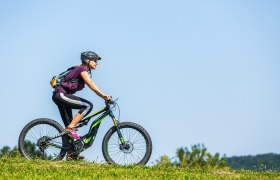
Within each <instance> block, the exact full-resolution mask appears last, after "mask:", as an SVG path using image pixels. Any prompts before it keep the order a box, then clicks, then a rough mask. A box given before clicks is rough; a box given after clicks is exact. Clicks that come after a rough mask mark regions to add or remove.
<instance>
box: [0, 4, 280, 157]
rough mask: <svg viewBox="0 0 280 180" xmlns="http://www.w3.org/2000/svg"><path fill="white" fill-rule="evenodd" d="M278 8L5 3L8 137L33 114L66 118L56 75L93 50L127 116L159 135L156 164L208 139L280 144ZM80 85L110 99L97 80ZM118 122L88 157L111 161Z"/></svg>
mask: <svg viewBox="0 0 280 180" xmlns="http://www.w3.org/2000/svg"><path fill="white" fill-rule="evenodd" d="M279 18H280V2H278V1H273V0H268V1H253V0H247V1H241V0H237V1H222V0H215V1H211V2H210V1H202V0H198V1H188V0H173V1H170V0H164V1H162V0H161V1H159V0H154V1H147V0H142V1H126V0H122V1H120V0H115V1H102V2H101V1H84V0H82V1H73V0H68V1H54V0H52V1H40V2H39V1H32V0H28V1H24V2H23V1H13V0H12V1H7V2H4V1H3V2H0V26H1V28H0V39H1V40H0V49H1V50H0V51H1V53H0V58H1V63H2V66H1V67H2V68H1V69H2V70H1V71H0V73H1V74H0V75H1V77H2V80H1V82H2V88H1V93H0V98H1V100H2V105H1V107H2V108H1V115H2V118H1V119H2V121H1V122H2V126H3V127H2V128H1V130H2V135H1V136H2V137H1V139H0V147H2V146H4V145H9V146H14V145H16V144H17V140H18V136H19V133H20V131H21V129H22V128H23V127H24V125H25V124H27V123H28V122H29V121H31V120H33V119H36V118H39V117H49V118H52V119H55V120H56V121H58V122H59V123H62V121H61V119H60V116H59V112H58V109H57V107H56V105H55V104H54V103H53V102H52V100H51V95H52V88H51V87H50V85H49V81H50V79H51V77H52V76H54V75H55V74H58V73H60V72H62V71H63V70H65V69H66V68H68V67H69V66H72V65H76V64H79V63H80V61H79V56H80V53H81V52H83V51H86V50H93V51H95V52H96V53H98V54H99V55H100V56H101V57H102V61H101V62H100V63H99V64H98V67H97V70H96V71H94V72H93V77H92V79H93V81H94V82H95V83H96V84H97V85H98V86H99V87H100V88H101V89H102V90H103V91H104V92H105V93H107V94H110V95H112V96H113V97H116V98H117V97H118V98H119V105H120V107H121V119H120V121H133V122H136V123H138V124H141V125H142V126H144V127H145V128H146V129H147V131H148V132H149V133H150V135H151V137H152V139H153V144H154V148H153V155H152V158H151V162H154V161H155V160H156V159H158V158H159V157H160V156H161V155H164V154H166V155H168V156H170V157H173V156H175V151H176V149H177V148H179V147H186V146H187V147H190V146H191V145H194V144H197V143H204V144H205V146H206V147H207V148H208V150H209V152H212V153H215V152H219V153H221V154H226V155H227V156H232V155H247V154H259V153H268V152H274V153H280V150H279V149H280V145H279V143H278V140H279V138H280V134H279V130H278V129H279V127H280V121H279V119H280V111H279V108H280V95H279V92H280V85H279V78H280V71H279V68H280V61H279V59H280V51H279V47H280V46H279V45H280V43H279V42H280V35H279V32H280V22H279ZM77 95H79V96H81V97H83V98H85V99H88V100H90V101H92V102H93V103H94V110H98V109H99V108H101V107H102V106H103V105H104V104H103V101H102V100H101V99H100V98H99V97H97V96H96V95H95V94H94V93H93V92H92V91H90V90H89V88H86V89H85V90H83V92H79V93H77ZM111 126H112V122H111V120H110V119H106V121H104V122H103V123H102V125H101V127H100V129H99V134H98V135H97V137H96V141H95V142H94V145H93V147H91V148H90V149H88V150H86V151H85V152H84V153H83V154H84V155H86V156H87V159H89V160H98V161H102V159H103V158H102V153H101V142H102V138H103V136H104V134H105V132H106V131H107V129H108V128H109V127H111ZM85 132H87V128H84V129H82V130H81V131H79V133H80V134H83V133H85Z"/></svg>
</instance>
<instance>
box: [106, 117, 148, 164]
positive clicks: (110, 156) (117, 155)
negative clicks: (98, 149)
mask: <svg viewBox="0 0 280 180" xmlns="http://www.w3.org/2000/svg"><path fill="white" fill-rule="evenodd" d="M119 128H120V132H121V134H122V136H123V138H124V144H122V143H121V142H120V138H119V136H118V133H117V129H116V127H112V128H111V129H109V131H108V132H107V133H106V134H105V137H104V138H103V142H102V152H103V156H104V158H105V160H106V161H107V162H108V164H120V165H132V164H142V165H145V164H146V163H147V162H148V161H149V159H150V157H151V154H152V140H151V138H150V136H149V134H148V132H147V131H146V130H145V129H144V128H143V127H142V126H140V125H138V124H136V123H132V122H123V123H120V124H119Z"/></svg>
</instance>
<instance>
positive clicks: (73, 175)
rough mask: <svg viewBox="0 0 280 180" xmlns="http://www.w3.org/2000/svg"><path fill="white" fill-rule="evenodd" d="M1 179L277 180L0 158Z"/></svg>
mask: <svg viewBox="0 0 280 180" xmlns="http://www.w3.org/2000/svg"><path fill="white" fill-rule="evenodd" d="M0 179H142V180H143V179H280V173H277V172H253V171H234V170H230V169H229V168H225V169H205V168H189V169H182V168H164V167H143V166H127V167H122V166H115V165H106V164H96V163H91V162H81V161H79V162H77V161H68V162H65V161H59V162H50V161H43V160H34V161H27V160H25V159H23V158H21V157H17V158H11V157H2V158H0Z"/></svg>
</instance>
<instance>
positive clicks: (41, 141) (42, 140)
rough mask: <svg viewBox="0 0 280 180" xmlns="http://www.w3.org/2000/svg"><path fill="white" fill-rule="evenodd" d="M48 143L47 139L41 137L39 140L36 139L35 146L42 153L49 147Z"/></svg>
mask: <svg viewBox="0 0 280 180" xmlns="http://www.w3.org/2000/svg"><path fill="white" fill-rule="evenodd" d="M48 143H49V137H47V136H43V137H41V138H40V139H38V141H37V146H38V147H39V149H40V150H41V151H42V152H44V151H45V150H46V149H47V148H48V147H49V146H48Z"/></svg>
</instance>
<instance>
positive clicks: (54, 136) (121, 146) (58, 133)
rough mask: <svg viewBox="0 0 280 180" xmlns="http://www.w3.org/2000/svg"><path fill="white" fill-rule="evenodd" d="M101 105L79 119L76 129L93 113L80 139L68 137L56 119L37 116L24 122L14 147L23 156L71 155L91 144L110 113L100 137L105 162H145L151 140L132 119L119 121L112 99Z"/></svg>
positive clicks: (61, 156)
mask: <svg viewBox="0 0 280 180" xmlns="http://www.w3.org/2000/svg"><path fill="white" fill-rule="evenodd" d="M105 105H106V106H105V107H104V108H102V109H100V110H99V111H97V112H95V113H93V114H91V115H89V116H88V117H85V118H84V119H82V120H81V121H80V122H79V123H78V124H77V126H76V129H77V130H78V129H79V128H81V127H83V126H86V125H87V124H88V123H89V121H90V120H91V119H92V118H93V117H97V116H98V115H99V116H98V117H97V118H96V119H95V120H94V121H93V122H92V123H91V125H90V128H89V131H88V133H87V134H85V135H83V136H81V138H80V140H75V139H73V138H70V137H69V136H68V134H67V133H66V132H65V130H64V128H63V127H62V126H61V125H60V124H59V123H58V122H56V121H54V120H52V119H48V118H39V119H35V120H33V121H31V122H30V123H28V124H27V125H26V126H25V127H24V128H23V130H22V131H21V133H20V136H19V140H18V147H19V151H20V153H21V155H22V156H23V157H25V158H26V159H36V158H40V159H46V160H62V159H63V158H64V157H65V155H66V153H72V154H74V155H75V157H78V155H79V154H80V153H81V152H82V151H84V150H85V149H87V148H89V147H91V145H92V144H93V142H94V140H95V137H96V134H97V132H98V129H99V126H100V124H101V122H102V121H103V120H104V119H105V117H107V116H110V117H111V119H112V121H113V126H112V127H111V128H110V129H109V130H108V131H107V133H106V134H105V136H104V138H103V141H102V153H103V156H104V159H105V160H106V162H107V163H108V164H119V165H131V164H138V165H145V164H146V163H147V162H148V160H149V158H150V156H151V153H152V140H151V138H150V136H149V134H148V132H147V131H146V130H145V129H144V128H143V127H142V126H140V125H138V124H136V123H133V122H119V120H117V119H116V118H115V116H114V114H113V111H114V110H116V108H117V107H118V109H119V113H120V108H119V106H118V104H117V103H116V100H114V101H110V102H105Z"/></svg>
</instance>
